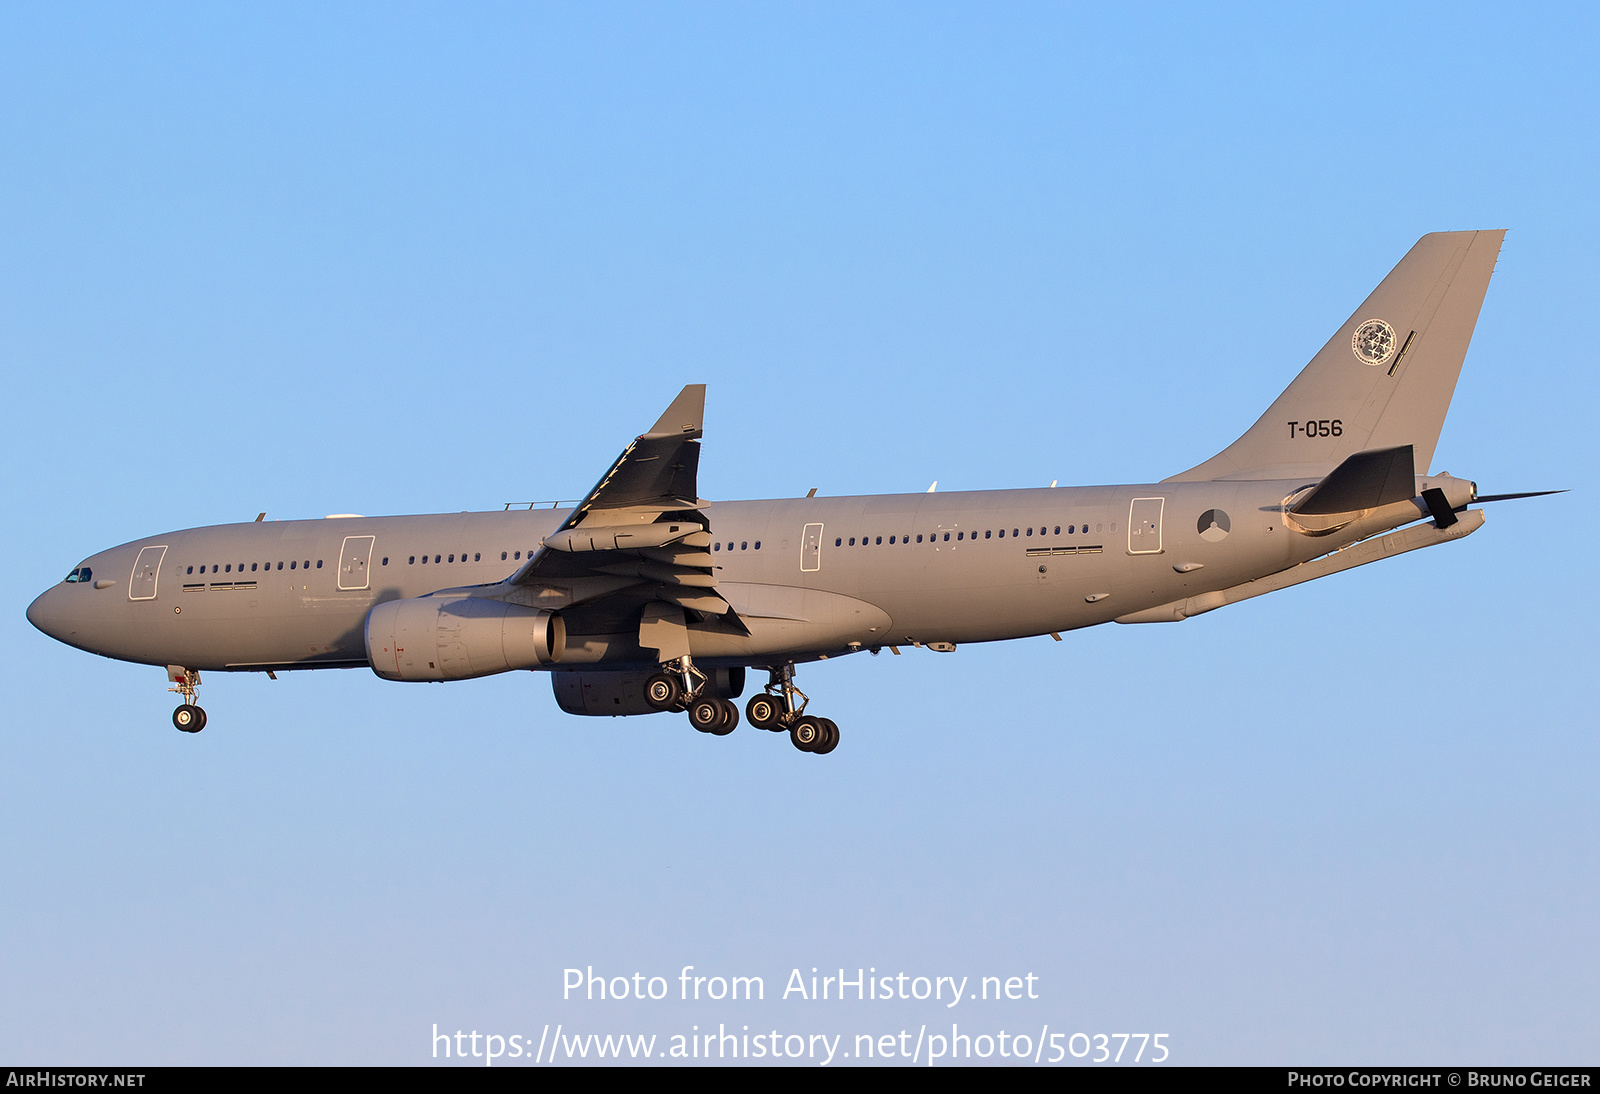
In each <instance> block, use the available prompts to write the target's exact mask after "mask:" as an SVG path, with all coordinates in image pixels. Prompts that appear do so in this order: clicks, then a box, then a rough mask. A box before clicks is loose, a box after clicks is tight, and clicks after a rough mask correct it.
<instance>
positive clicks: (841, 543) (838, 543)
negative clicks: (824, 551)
mask: <svg viewBox="0 0 1600 1094" xmlns="http://www.w3.org/2000/svg"><path fill="white" fill-rule="evenodd" d="M833 545H834V546H835V547H843V546H844V540H842V539H836V540H834V541H833Z"/></svg>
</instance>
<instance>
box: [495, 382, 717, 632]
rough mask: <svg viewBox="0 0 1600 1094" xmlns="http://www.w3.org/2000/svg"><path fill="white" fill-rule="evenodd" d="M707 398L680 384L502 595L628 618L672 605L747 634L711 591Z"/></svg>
mask: <svg viewBox="0 0 1600 1094" xmlns="http://www.w3.org/2000/svg"><path fill="white" fill-rule="evenodd" d="M705 402H706V386H705V385H704V384H690V385H688V386H687V387H685V388H684V389H683V390H682V391H681V392H680V393H679V394H678V397H677V398H676V399H674V400H673V401H672V405H671V406H669V407H667V410H666V413H664V414H662V415H661V417H660V419H659V420H657V422H656V424H655V425H653V426H651V428H650V430H649V432H647V433H644V434H642V435H641V436H639V437H636V438H635V439H634V440H633V442H632V443H631V444H629V445H628V447H627V448H624V449H623V450H622V455H620V456H618V457H617V459H616V462H615V463H613V464H612V465H611V469H610V470H609V471H607V472H606V473H605V474H604V475H602V476H601V478H600V481H599V482H598V483H596V484H595V486H594V489H592V490H590V491H589V493H588V496H587V497H585V498H584V499H583V500H582V501H581V502H579V503H578V506H577V508H575V509H573V511H572V513H571V514H570V515H569V516H568V517H567V519H566V520H564V521H562V523H561V526H560V527H559V528H557V529H556V530H555V531H554V532H552V533H551V534H550V535H548V536H546V537H545V538H544V542H543V543H542V544H541V545H540V547H539V549H538V551H536V552H535V553H534V554H533V556H532V557H531V558H529V559H528V561H527V562H526V563H524V564H523V566H522V568H521V569H519V570H518V571H517V572H516V573H515V574H512V575H511V577H509V578H507V579H506V581H505V582H504V583H503V584H504V585H506V586H509V588H507V589H506V593H507V594H508V595H507V598H508V599H516V600H518V601H521V602H523V603H527V604H530V605H536V606H538V607H545V608H551V609H567V608H575V607H579V606H585V607H588V608H592V609H594V610H596V611H597V612H599V613H601V614H605V615H628V616H634V615H639V616H643V615H645V613H644V612H643V609H644V608H646V607H647V606H649V605H651V604H661V605H670V606H673V607H676V608H679V609H683V610H685V611H692V612H697V613H700V615H701V617H707V616H709V617H716V618H723V619H725V621H726V622H728V623H730V624H731V625H733V626H734V627H735V628H737V629H738V630H739V631H740V632H741V633H748V631H746V630H745V627H744V624H743V622H741V621H740V620H739V617H738V616H737V615H736V614H735V613H734V611H733V608H732V607H731V606H730V605H729V604H728V602H727V601H726V600H725V599H723V597H722V595H721V594H720V593H719V592H718V591H717V579H716V576H715V573H714V568H713V563H712V561H711V551H710V547H711V531H710V527H711V522H710V520H709V519H708V518H707V517H706V515H705V513H704V511H703V509H702V506H703V505H704V504H705V503H704V502H702V501H701V500H700V497H699V491H698V483H697V480H698V472H699V467H700V437H701V436H702V434H703V428H702V427H703V424H704V418H705ZM659 614H660V612H659V610H656V611H653V612H652V613H650V615H651V618H654V617H656V616H659Z"/></svg>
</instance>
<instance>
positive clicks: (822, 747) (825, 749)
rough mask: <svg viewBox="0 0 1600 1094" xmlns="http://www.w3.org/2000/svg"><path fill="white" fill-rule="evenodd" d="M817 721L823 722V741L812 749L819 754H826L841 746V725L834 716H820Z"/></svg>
mask: <svg viewBox="0 0 1600 1094" xmlns="http://www.w3.org/2000/svg"><path fill="white" fill-rule="evenodd" d="M817 721H819V722H821V723H822V728H823V731H824V732H823V737H822V743H821V744H819V745H817V747H816V748H813V749H812V750H811V751H812V752H815V753H816V754H817V755H818V756H826V755H827V754H828V753H830V752H832V751H833V750H834V749H836V748H838V747H839V725H838V723H837V722H835V721H834V720H833V719H832V718H818V719H817Z"/></svg>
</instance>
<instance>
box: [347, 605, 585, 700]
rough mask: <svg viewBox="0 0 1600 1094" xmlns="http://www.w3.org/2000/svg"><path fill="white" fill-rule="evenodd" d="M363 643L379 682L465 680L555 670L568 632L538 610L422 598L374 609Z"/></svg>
mask: <svg viewBox="0 0 1600 1094" xmlns="http://www.w3.org/2000/svg"><path fill="white" fill-rule="evenodd" d="M366 638H367V660H368V661H369V662H371V664H372V671H373V672H375V673H377V674H378V675H379V676H381V677H383V678H384V679H385V680H426V681H436V680H466V679H469V678H471V677H474V676H493V675H494V674H495V673H497V672H510V671H511V670H513V669H532V668H539V667H541V666H543V665H552V664H554V663H556V662H557V661H559V660H560V659H561V655H562V653H563V652H564V650H565V647H566V644H567V628H566V624H564V623H563V622H562V621H561V617H560V616H559V615H557V614H556V613H554V612H549V611H544V610H542V609H539V608H525V607H523V606H522V605H520V604H506V603H503V602H501V601H498V600H481V599H479V598H477V597H472V596H456V597H438V596H423V597H417V598H416V599H414V600H391V601H389V602H388V603H386V604H379V605H378V606H377V607H375V608H373V609H372V611H370V612H368V613H367V627H366Z"/></svg>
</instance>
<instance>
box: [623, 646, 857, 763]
mask: <svg viewBox="0 0 1600 1094" xmlns="http://www.w3.org/2000/svg"><path fill="white" fill-rule="evenodd" d="M767 674H768V680H767V686H766V688H765V689H763V690H762V691H761V692H759V693H758V694H756V695H753V696H751V698H750V702H749V703H747V704H746V705H745V708H744V713H745V717H746V718H748V719H749V720H750V724H751V725H753V726H755V727H756V728H757V729H765V730H770V731H772V732H773V733H787V734H788V735H789V740H790V742H792V743H793V744H794V746H795V747H796V748H798V749H799V750H800V751H801V752H814V753H816V754H817V755H819V756H822V755H826V754H828V753H829V752H832V751H833V750H834V749H835V748H837V747H838V745H839V727H838V725H837V724H835V723H834V721H833V720H832V719H831V718H816V717H812V716H810V715H808V714H806V712H805V710H806V703H807V702H809V700H808V699H807V698H806V695H805V692H803V691H801V690H800V689H799V688H797V687H795V686H794V665H793V663H785V664H783V665H778V666H772V667H769V668H768V669H767ZM644 700H645V702H646V703H647V704H649V706H650V707H651V708H652V709H655V710H681V711H688V713H689V724H690V725H692V726H694V728H695V729H697V730H699V731H700V732H701V733H711V734H714V735H716V736H718V737H725V736H727V735H728V734H730V733H732V732H733V731H734V729H736V728H737V727H738V725H739V708H738V707H737V706H736V705H734V704H733V703H732V702H731V701H729V700H727V699H724V698H722V697H721V696H719V695H716V694H714V690H713V688H712V687H711V681H710V679H709V678H708V677H707V676H706V674H705V673H703V672H701V671H700V670H699V669H697V668H695V666H694V662H693V661H692V660H691V659H690V658H689V657H687V656H684V657H678V658H675V659H673V660H671V661H666V662H663V663H662V665H661V671H660V672H657V673H654V674H652V675H651V676H650V678H649V679H647V680H646V681H645V682H644Z"/></svg>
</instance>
